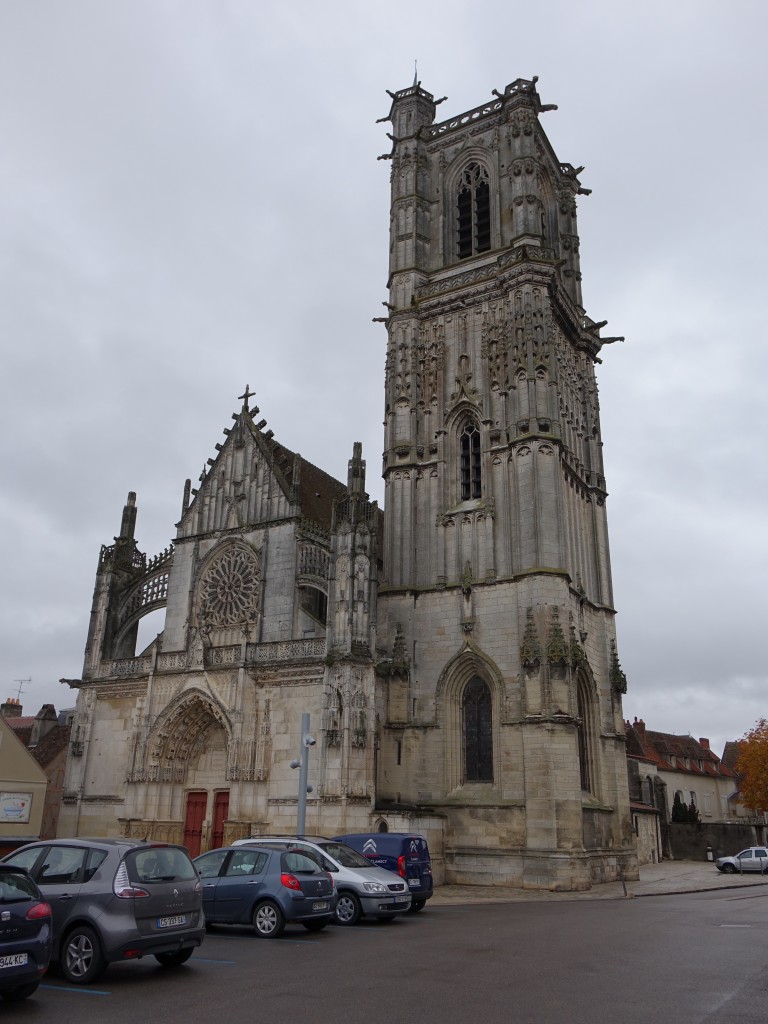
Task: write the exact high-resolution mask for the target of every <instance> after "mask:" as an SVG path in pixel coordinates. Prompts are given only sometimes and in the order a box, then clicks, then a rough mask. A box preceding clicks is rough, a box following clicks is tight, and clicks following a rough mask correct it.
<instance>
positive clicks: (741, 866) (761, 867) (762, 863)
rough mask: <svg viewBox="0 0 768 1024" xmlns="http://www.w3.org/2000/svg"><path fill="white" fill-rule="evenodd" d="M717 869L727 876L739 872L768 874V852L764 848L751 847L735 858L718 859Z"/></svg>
mask: <svg viewBox="0 0 768 1024" xmlns="http://www.w3.org/2000/svg"><path fill="white" fill-rule="evenodd" d="M715 867H716V868H717V870H718V871H722V872H723V874H725V875H733V874H735V873H736V872H737V871H759V872H760V874H765V873H766V872H768V850H766V848H765V847H764V846H750V847H749V848H748V849H746V850H742V851H741V853H737V854H735V855H734V856H733V857H718V858H717V860H716V861H715Z"/></svg>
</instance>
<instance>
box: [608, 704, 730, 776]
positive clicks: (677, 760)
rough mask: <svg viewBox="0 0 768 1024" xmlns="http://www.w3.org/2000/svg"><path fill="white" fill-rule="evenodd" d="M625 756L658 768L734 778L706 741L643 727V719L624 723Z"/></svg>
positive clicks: (698, 774)
mask: <svg viewBox="0 0 768 1024" xmlns="http://www.w3.org/2000/svg"><path fill="white" fill-rule="evenodd" d="M625 731H626V737H627V756H628V757H634V758H637V759H642V760H645V761H650V762H652V763H653V764H655V765H656V767H657V769H658V770H660V771H672V772H683V773H685V774H687V775H695V776H696V775H697V776H703V777H709V778H735V777H736V776H735V772H734V771H733V770H732V769H731V768H730V767H728V766H727V765H725V764H723V762H722V761H721V760H720V758H719V757H718V756H717V754H716V753H715V752H714V751H713V750H710V748H709V741H708V740H704V741H701V740H695V739H694V738H693V736H678V735H677V734H675V733H670V732H656V731H654V730H651V729H646V727H645V722H644V721H643V720H642V719H637V718H636V719H635V721H634V722H633V723H631V722H625Z"/></svg>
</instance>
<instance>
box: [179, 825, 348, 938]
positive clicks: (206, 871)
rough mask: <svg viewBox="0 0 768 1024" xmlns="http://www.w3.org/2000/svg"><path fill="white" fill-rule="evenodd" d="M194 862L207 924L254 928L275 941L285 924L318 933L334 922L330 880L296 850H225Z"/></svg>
mask: <svg viewBox="0 0 768 1024" xmlns="http://www.w3.org/2000/svg"><path fill="white" fill-rule="evenodd" d="M194 864H195V867H196V868H197V870H198V872H199V874H200V879H201V881H202V886H203V911H204V913H205V921H206V924H252V925H253V928H254V931H255V932H256V934H257V935H258V936H260V937H261V938H267V939H274V938H277V936H278V935H282V933H283V929H284V928H285V925H286V922H294V921H297V922H300V923H301V924H303V925H304V927H305V928H306V929H307V931H310V932H319V931H321V930H322V929H323V928H325V926H326V925H327V924H330V922H331V921H332V920H333V912H334V910H335V909H336V888H335V886H334V884H333V876H332V875H330V874H328V872H327V871H324V870H323V869H322V868H321V867H320V865H319V864H318V863H317V861H316V860H314V859H312V858H311V857H308V856H307V855H306V854H304V853H301V852H300V851H298V850H283V849H280V848H276V847H258V846H243V845H241V846H239V847H224V848H223V849H219V850H211V851H210V853H204V854H202V855H201V856H199V857H196V858H195V860H194Z"/></svg>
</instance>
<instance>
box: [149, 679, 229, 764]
mask: <svg viewBox="0 0 768 1024" xmlns="http://www.w3.org/2000/svg"><path fill="white" fill-rule="evenodd" d="M216 728H222V729H223V730H224V732H225V733H226V737H227V747H229V745H230V741H231V729H230V725H229V722H228V720H227V718H226V716H225V715H224V713H223V712H222V710H221V709H220V708H219V707H218V706H217V705H216V704H215V703H214V702H213V701H211V700H210V698H208V697H207V696H206V695H205V694H204V693H201V692H195V691H193V692H190V691H187V692H186V693H185V694H182V695H181V696H180V697H179V698H178V700H177V701H175V702H174V703H173V705H172V706H171V707H170V708H168V709H167V711H166V713H165V714H164V715H163V716H162V718H161V719H160V720H158V722H157V723H156V724H155V727H154V729H153V734H152V736H151V737H150V741H149V743H148V748H149V765H148V766H147V780H148V781H169V782H183V781H184V779H185V777H186V772H187V768H188V766H189V764H190V763H191V762H192V761H194V759H195V758H196V757H197V755H198V754H199V753H200V751H201V750H202V749H203V747H204V746H205V742H206V740H207V738H208V736H209V734H210V733H211V732H212V731H213V730H215V729H216Z"/></svg>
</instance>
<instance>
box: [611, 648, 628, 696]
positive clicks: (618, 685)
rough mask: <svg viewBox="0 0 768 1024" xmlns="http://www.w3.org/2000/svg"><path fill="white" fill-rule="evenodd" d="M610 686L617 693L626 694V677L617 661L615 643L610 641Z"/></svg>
mask: <svg viewBox="0 0 768 1024" xmlns="http://www.w3.org/2000/svg"><path fill="white" fill-rule="evenodd" d="M610 680H611V686H612V687H613V688H614V690H617V691H618V692H619V693H626V692H627V677H626V674H625V673H624V671H623V670H622V667H621V662H620V661H619V655H618V653H617V651H616V641H615V640H611V671H610Z"/></svg>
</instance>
